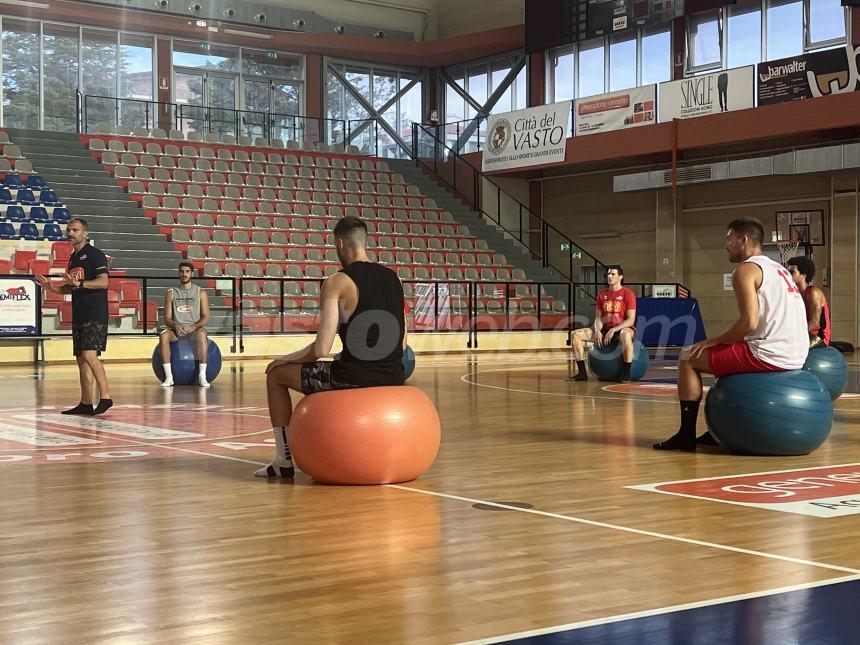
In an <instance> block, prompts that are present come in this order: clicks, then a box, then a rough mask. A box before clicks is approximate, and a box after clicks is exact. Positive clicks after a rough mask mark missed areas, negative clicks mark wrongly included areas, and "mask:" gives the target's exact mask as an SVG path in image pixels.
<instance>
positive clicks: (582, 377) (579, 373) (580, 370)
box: [573, 361, 588, 381]
mask: <svg viewBox="0 0 860 645" xmlns="http://www.w3.org/2000/svg"><path fill="white" fill-rule="evenodd" d="M573 380H574V381H587V380H588V372H586V371H585V361H576V376H575V377H574V379H573Z"/></svg>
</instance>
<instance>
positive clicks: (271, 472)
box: [254, 461, 296, 479]
mask: <svg viewBox="0 0 860 645" xmlns="http://www.w3.org/2000/svg"><path fill="white" fill-rule="evenodd" d="M295 476H296V470H295V468H293V465H292V464H291V463H290V464H279V463H277V462H275V461H273V462H272V463H270V464H269V465H268V466H264V467H263V468H260V470H258V471H256V472H255V473H254V477H281V478H282V479H292V478H293V477H295Z"/></svg>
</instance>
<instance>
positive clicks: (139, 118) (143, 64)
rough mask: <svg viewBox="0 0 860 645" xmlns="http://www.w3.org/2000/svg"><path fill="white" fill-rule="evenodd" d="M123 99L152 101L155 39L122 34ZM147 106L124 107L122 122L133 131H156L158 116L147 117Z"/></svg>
mask: <svg viewBox="0 0 860 645" xmlns="http://www.w3.org/2000/svg"><path fill="white" fill-rule="evenodd" d="M119 42H120V49H119V53H120V67H119V95H120V97H122V98H131V99H139V100H144V101H150V100H152V36H137V35H133V34H120V36H119ZM147 108H149V109H151V106H147V105H146V103H137V102H133V101H123V102H122V103H120V122H121V123H122V124H123V125H126V126H128V127H130V128H137V127H148V128H152V127H155V124H154V123H153V121H154V120H155V119H157V116H156V115H154V114H152V113H147Z"/></svg>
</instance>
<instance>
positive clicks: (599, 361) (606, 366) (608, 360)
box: [588, 340, 648, 381]
mask: <svg viewBox="0 0 860 645" xmlns="http://www.w3.org/2000/svg"><path fill="white" fill-rule="evenodd" d="M623 366H624V356H623V350H622V347H621V341H618V342H613V343H611V344H610V345H604V346H603V347H597V346H594V347H592V348H591V350H590V351H589V352H588V367H589V368H591V373H592V374H594V375H595V376H596V377H597V378H598V379H600V380H601V381H620V380H621V370H622V369H623ZM647 371H648V350H647V349H645V345H643V344H642V343H640V342H639V341H638V340H634V341H633V364H632V365H631V366H630V380H631V381H638V380H640V379H641V378H642V377H643V376H645V372H647Z"/></svg>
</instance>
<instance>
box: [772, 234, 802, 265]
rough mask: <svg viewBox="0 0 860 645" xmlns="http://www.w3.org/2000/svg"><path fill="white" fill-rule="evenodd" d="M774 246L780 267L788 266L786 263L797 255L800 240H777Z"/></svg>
mask: <svg viewBox="0 0 860 645" xmlns="http://www.w3.org/2000/svg"><path fill="white" fill-rule="evenodd" d="M776 246H777V248H778V249H779V259H780V261H781V262H782V266H788V265H787V264H786V263H787V262H788V261H789V260H790V259H791V258H793V257H794V256H795V255H796V254H797V249H798V247H800V240H779V241H778V242H777V243H776Z"/></svg>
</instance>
